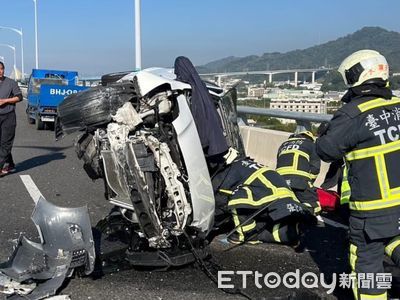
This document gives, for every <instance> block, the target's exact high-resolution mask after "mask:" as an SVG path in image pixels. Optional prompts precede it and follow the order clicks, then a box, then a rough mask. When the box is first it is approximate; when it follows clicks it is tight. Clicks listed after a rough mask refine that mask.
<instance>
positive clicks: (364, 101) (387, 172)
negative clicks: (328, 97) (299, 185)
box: [316, 50, 400, 299]
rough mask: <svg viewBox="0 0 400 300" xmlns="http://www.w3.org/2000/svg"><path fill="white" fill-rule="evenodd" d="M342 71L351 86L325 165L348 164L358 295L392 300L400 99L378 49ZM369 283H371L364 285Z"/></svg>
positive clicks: (321, 142)
mask: <svg viewBox="0 0 400 300" xmlns="http://www.w3.org/2000/svg"><path fill="white" fill-rule="evenodd" d="M338 71H339V72H340V73H341V75H342V77H343V79H344V81H345V83H346V84H347V85H348V87H349V89H348V91H347V93H346V94H345V95H344V96H343V98H342V101H343V102H344V103H345V104H344V105H343V106H342V107H341V108H340V109H339V110H338V111H337V112H336V113H335V114H334V116H333V119H332V120H331V121H330V123H329V126H328V128H327V130H326V132H325V133H324V134H322V135H321V137H320V138H318V139H317V141H316V149H317V153H318V155H319V156H320V157H321V159H322V160H324V161H327V162H331V161H335V160H338V159H341V158H344V159H345V162H346V170H345V172H344V177H345V178H344V181H343V182H344V184H345V185H347V187H345V191H346V192H347V193H346V195H343V196H346V198H347V199H342V200H347V201H348V202H349V207H350V217H349V224H350V256H349V258H350V266H351V270H352V274H353V276H355V277H356V280H355V283H356V286H355V287H354V289H353V291H354V296H355V298H356V299H387V293H386V290H385V289H384V288H385V287H387V286H388V284H387V281H388V280H390V279H391V278H389V279H388V278H387V276H386V278H384V269H383V259H384V253H386V254H387V255H388V256H389V257H391V258H392V260H393V261H394V262H395V263H396V264H397V265H400V264H399V263H400V247H399V245H400V226H399V223H400V171H399V168H398V165H399V164H400V140H399V136H400V99H399V98H396V97H394V96H393V95H392V92H391V90H390V88H389V83H388V77H389V66H388V63H387V61H386V59H385V57H384V56H382V55H381V54H380V53H379V52H377V51H373V50H360V51H357V52H355V53H353V54H351V55H350V56H349V57H347V58H346V59H345V60H344V61H343V62H342V64H341V65H340V67H339V70H338ZM342 194H343V187H342ZM371 274H373V278H372V280H371V278H370V277H369V276H371ZM382 274H383V275H382ZM363 279H364V283H365V282H366V280H369V283H368V284H362V285H360V283H362V281H363Z"/></svg>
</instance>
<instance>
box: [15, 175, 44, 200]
mask: <svg viewBox="0 0 400 300" xmlns="http://www.w3.org/2000/svg"><path fill="white" fill-rule="evenodd" d="M19 177H21V180H22V182H23V183H24V185H25V187H26V189H27V190H28V193H29V195H31V197H32V200H33V202H35V204H37V203H38V201H39V199H40V197H42V198H44V197H43V195H42V193H41V192H40V191H39V189H38V187H37V186H36V184H35V183H34V182H33V180H32V178H31V176H30V175H20V176H19Z"/></svg>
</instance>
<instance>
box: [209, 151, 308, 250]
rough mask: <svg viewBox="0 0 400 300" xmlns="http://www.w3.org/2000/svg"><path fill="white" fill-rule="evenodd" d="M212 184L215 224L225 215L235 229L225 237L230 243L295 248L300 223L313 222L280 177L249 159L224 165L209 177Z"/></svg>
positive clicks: (273, 171)
mask: <svg viewBox="0 0 400 300" xmlns="http://www.w3.org/2000/svg"><path fill="white" fill-rule="evenodd" d="M212 182H213V187H214V193H215V198H216V224H218V223H219V220H220V219H221V216H224V215H226V214H227V213H228V214H230V216H231V217H232V219H233V223H234V226H235V228H236V231H235V233H234V234H233V235H232V236H230V237H228V239H229V240H230V241H231V242H236V243H243V242H249V243H259V242H276V243H282V244H288V245H296V244H297V242H298V238H299V228H298V225H299V222H301V221H309V220H311V219H312V218H313V216H312V215H311V214H310V213H309V211H308V209H307V208H306V207H304V206H303V205H302V204H301V203H300V202H299V201H298V200H297V199H296V196H295V195H294V193H293V192H292V191H291V190H290V188H289V187H288V186H287V184H286V182H285V180H284V179H283V178H282V176H280V175H279V174H278V173H277V172H276V171H275V170H272V169H269V168H267V167H265V166H262V165H260V164H258V163H256V162H254V161H253V160H251V159H249V158H241V159H236V160H234V161H233V162H232V163H230V164H226V165H225V167H224V168H222V169H220V170H219V171H218V172H217V173H216V174H214V176H212ZM217 226H218V225H217Z"/></svg>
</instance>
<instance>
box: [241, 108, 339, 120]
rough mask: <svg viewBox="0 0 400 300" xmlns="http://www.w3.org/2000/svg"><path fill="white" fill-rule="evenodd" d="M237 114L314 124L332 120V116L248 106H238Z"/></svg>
mask: <svg viewBox="0 0 400 300" xmlns="http://www.w3.org/2000/svg"><path fill="white" fill-rule="evenodd" d="M237 112H238V114H239V115H243V114H247V115H259V116H268V117H274V118H282V119H292V120H296V121H300V122H315V123H321V122H328V121H330V119H332V116H333V115H330V114H314V113H306V112H294V111H285V110H279V109H269V108H258V107H250V106H238V107H237Z"/></svg>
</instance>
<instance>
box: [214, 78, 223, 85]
mask: <svg viewBox="0 0 400 300" xmlns="http://www.w3.org/2000/svg"><path fill="white" fill-rule="evenodd" d="M221 77H222V76H221V75H217V76H215V77H214V82H215V84H216V85H218V86H221V82H222V81H221Z"/></svg>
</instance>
